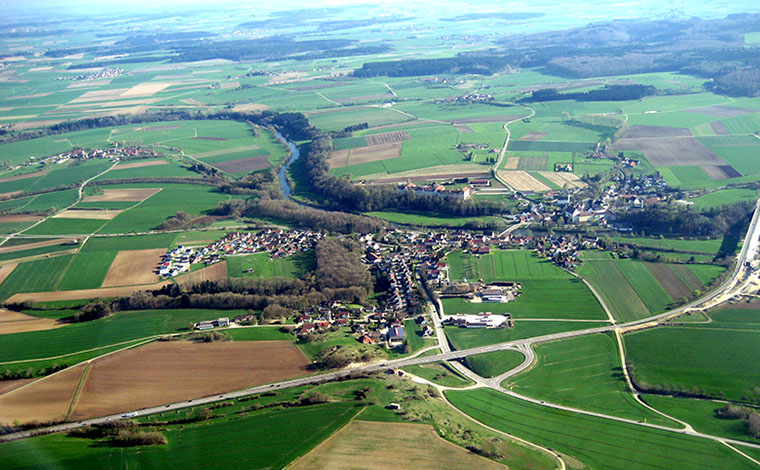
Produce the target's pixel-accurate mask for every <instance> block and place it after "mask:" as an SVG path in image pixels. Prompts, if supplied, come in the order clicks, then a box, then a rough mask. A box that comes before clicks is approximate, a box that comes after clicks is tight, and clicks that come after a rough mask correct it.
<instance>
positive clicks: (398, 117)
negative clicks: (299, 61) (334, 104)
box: [307, 106, 414, 132]
mask: <svg viewBox="0 0 760 470" xmlns="http://www.w3.org/2000/svg"><path fill="white" fill-rule="evenodd" d="M307 116H308V117H309V121H311V123H312V124H314V125H315V126H317V127H318V128H320V129H321V130H323V131H328V132H329V131H335V130H338V129H343V128H344V127H346V126H351V125H354V124H356V123H357V122H366V123H367V124H369V126H370V127H377V126H384V125H387V124H397V123H400V122H406V121H412V120H414V118H410V117H409V116H406V115H405V114H402V113H398V112H395V111H393V110H390V109H385V108H369V107H364V106H356V107H344V108H339V109H330V110H325V111H315V112H311V113H307Z"/></svg>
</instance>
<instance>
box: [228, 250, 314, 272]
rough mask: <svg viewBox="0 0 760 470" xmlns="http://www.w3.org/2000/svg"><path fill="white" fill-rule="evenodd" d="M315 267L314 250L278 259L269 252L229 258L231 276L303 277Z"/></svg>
mask: <svg viewBox="0 0 760 470" xmlns="http://www.w3.org/2000/svg"><path fill="white" fill-rule="evenodd" d="M315 267H316V265H315V262H314V253H313V252H305V253H304V252H298V253H296V254H295V255H293V256H288V257H287V258H278V259H272V258H271V257H270V255H269V253H255V254H252V255H241V256H230V257H229V258H227V276H229V277H301V276H303V275H304V274H305V273H306V272H308V271H311V270H313V269H314V268H315Z"/></svg>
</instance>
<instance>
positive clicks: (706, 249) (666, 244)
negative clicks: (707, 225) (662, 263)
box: [611, 237, 723, 255]
mask: <svg viewBox="0 0 760 470" xmlns="http://www.w3.org/2000/svg"><path fill="white" fill-rule="evenodd" d="M611 238H612V240H613V241H615V242H617V243H626V244H630V245H636V246H641V247H646V248H654V249H661V250H673V251H682V252H685V253H703V254H707V255H715V254H716V253H718V251H719V250H720V247H721V244H722V243H723V241H722V240H721V239H717V238H716V239H709V240H677V239H672V238H647V237H611Z"/></svg>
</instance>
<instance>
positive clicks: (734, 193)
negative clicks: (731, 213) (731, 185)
mask: <svg viewBox="0 0 760 470" xmlns="http://www.w3.org/2000/svg"><path fill="white" fill-rule="evenodd" d="M755 200H757V191H754V190H752V189H744V188H742V189H724V190H722V191H713V192H711V193H707V194H705V195H704V196H700V197H698V198H696V199H693V201H694V207H697V208H699V209H706V208H711V207H718V206H722V205H726V204H733V203H736V202H744V201H747V202H754V201H755Z"/></svg>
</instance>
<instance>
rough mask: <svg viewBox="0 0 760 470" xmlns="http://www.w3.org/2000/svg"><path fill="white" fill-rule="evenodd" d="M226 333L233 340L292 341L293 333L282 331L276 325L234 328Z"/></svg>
mask: <svg viewBox="0 0 760 470" xmlns="http://www.w3.org/2000/svg"><path fill="white" fill-rule="evenodd" d="M225 334H226V335H227V336H229V337H230V338H232V340H233V341H274V340H285V341H292V340H293V335H292V334H291V333H285V332H283V331H280V327H276V326H255V327H251V328H233V329H230V330H226V331H225Z"/></svg>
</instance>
